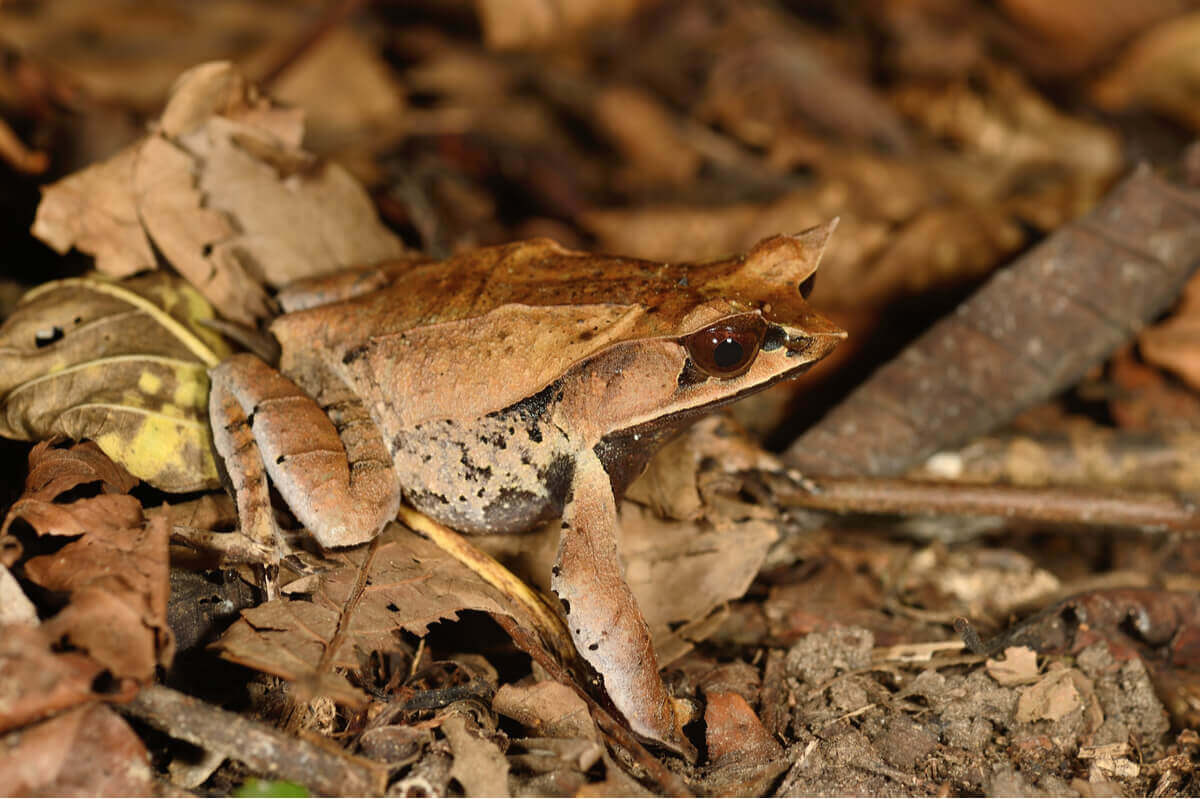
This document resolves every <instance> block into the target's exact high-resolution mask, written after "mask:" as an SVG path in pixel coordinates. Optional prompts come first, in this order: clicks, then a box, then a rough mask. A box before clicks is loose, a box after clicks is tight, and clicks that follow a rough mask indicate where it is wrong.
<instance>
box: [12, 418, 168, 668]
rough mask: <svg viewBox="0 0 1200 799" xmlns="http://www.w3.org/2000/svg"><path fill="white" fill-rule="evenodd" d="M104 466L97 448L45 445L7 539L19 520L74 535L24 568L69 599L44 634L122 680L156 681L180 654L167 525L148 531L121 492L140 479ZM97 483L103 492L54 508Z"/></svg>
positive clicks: (41, 531)
mask: <svg viewBox="0 0 1200 799" xmlns="http://www.w3.org/2000/svg"><path fill="white" fill-rule="evenodd" d="M106 460H107V459H105V458H104V456H103V454H101V453H100V451H99V450H98V449H97V448H96V446H95V444H92V443H91V442H84V443H82V444H77V445H75V446H74V447H72V448H71V449H69V450H62V449H56V448H53V447H51V446H50V445H49V443H47V442H43V443H41V444H38V445H37V446H36V447H34V449H33V452H32V453H31V454H30V471H29V478H28V479H27V480H26V484H25V493H24V494H23V495H22V496H21V498H20V499H18V500H17V501H16V503H15V504H14V505H13V507H12V508H11V509H10V510H9V513H8V516H7V517H6V518H5V520H4V526H3V527H2V528H0V535H4V534H11V533H12V525H13V522H14V521H16V520H17V519H22V520H24V521H25V522H27V523H28V524H29V525H30V526H31V527H32V528H33V529H34V531H35V532H36V533H37V534H38V535H42V536H47V535H53V536H77V538H76V539H75V540H73V541H71V542H70V543H67V544H65V545H64V546H62V547H61V548H60V549H58V550H56V551H55V552H53V553H51V554H46V555H39V556H37V557H34V558H30V559H29V560H27V561H25V562H24V563H23V564H22V569H23V571H24V573H25V575H26V576H27V577H28V578H29V579H30V580H31V581H32V582H34V583H36V584H38V585H40V586H42V587H43V588H46V589H49V590H51V591H56V592H61V593H63V594H66V595H68V596H69V601H68V603H67V606H66V607H65V608H63V609H62V610H60V611H59V612H58V613H57V614H56V615H54V616H53V617H51V618H49V619H47V620H46V621H45V622H43V623H42V625H41V628H40V629H41V630H43V631H45V632H46V634H47V635H49V636H51V639H52V640H59V641H64V642H67V643H69V644H70V645H71V646H72V647H74V648H75V649H78V650H81V651H83V652H86V653H88V654H89V655H90V656H91V657H92V658H93V659H95V660H96V661H97V662H99V663H100V664H101V665H102V666H103V667H105V668H107V669H108V670H109V671H110V672H111V673H112V675H113V676H114V677H116V678H118V679H125V678H129V679H135V680H149V679H152V678H153V676H154V670H155V668H156V667H157V666H159V665H166V664H168V663H170V661H171V657H172V655H173V653H174V643H173V641H172V639H171V633H170V630H169V629H168V627H167V618H166V616H167V592H168V586H167V537H168V533H167V528H166V520H165V519H164V518H158V519H156V520H155V521H153V522H151V523H150V524H146V523H144V521H143V518H142V508H141V504H140V503H139V502H138V500H137V499H135V498H134V497H131V496H129V495H128V494H125V493H122V492H123V491H126V490H128V488H129V487H130V486H131V485H132V483H133V482H134V481H133V480H132V478H130V477H129V476H128V475H127V474H126V475H122V473H121V470H120V469H119V467H116V466H113V465H112V464H111V463H109V464H107V466H105V463H104V462H105V461H106ZM93 482H99V483H100V484H101V490H102V491H103V492H104V493H100V494H99V495H97V496H90V497H83V498H81V499H76V500H74V501H72V502H65V503H57V502H55V499H56V498H57V497H58V496H60V495H61V494H63V493H64V492H66V491H69V490H71V489H74V488H76V487H78V486H83V485H87V484H89V483H93Z"/></svg>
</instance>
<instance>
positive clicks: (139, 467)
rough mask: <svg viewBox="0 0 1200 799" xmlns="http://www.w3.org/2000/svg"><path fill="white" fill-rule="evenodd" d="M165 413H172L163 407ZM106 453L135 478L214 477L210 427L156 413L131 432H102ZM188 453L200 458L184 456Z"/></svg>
mask: <svg viewBox="0 0 1200 799" xmlns="http://www.w3.org/2000/svg"><path fill="white" fill-rule="evenodd" d="M163 410H164V412H169V411H167V409H165V408H164V409H163ZM95 441H96V444H97V445H99V447H100V449H102V450H104V454H106V455H108V457H110V458H112V459H113V460H114V461H116V462H117V463H119V464H121V465H122V466H124V467H125V468H126V469H128V470H129V473H130V474H132V475H133V476H135V477H138V478H141V479H143V480H146V481H148V482H153V481H154V480H155V479H156V478H157V477H158V476H159V475H162V474H165V473H170V472H173V473H192V474H195V473H197V472H199V474H201V475H203V477H204V478H205V479H213V480H215V479H216V477H217V468H216V464H215V463H213V460H212V453H211V446H212V445H211V443H210V440H209V433H208V429H207V427H203V426H199V425H196V424H195V423H184V422H182V420H179V419H171V418H169V417H166V416H160V415H157V414H153V415H149V416H147V417H146V418H145V420H144V421H143V422H142V424H141V425H139V426H138V428H137V431H136V432H135V433H133V434H132V435H129V434H127V433H126V434H124V435H123V434H122V433H120V432H105V433H101V434H100V435H99V436H97V437H96V439H95ZM185 453H187V454H189V455H190V457H191V458H193V459H196V458H197V456H199V457H198V459H197V460H198V462H197V460H187V459H185Z"/></svg>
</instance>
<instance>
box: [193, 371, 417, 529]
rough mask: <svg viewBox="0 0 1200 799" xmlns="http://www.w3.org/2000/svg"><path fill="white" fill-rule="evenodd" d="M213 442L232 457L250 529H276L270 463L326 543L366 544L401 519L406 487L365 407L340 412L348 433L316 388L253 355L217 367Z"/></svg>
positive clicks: (278, 482)
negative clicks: (309, 389)
mask: <svg viewBox="0 0 1200 799" xmlns="http://www.w3.org/2000/svg"><path fill="white" fill-rule="evenodd" d="M211 379H212V395H211V399H210V401H209V413H210V415H211V417H212V427H213V436H214V442H215V444H216V448H217V452H218V454H219V455H220V456H221V458H222V459H223V460H224V462H225V468H226V471H227V472H228V474H229V479H230V483H231V485H232V486H233V489H234V496H235V499H236V500H237V506H238V518H239V520H240V523H241V525H242V530H243V532H244V533H246V535H248V536H250V537H251V538H253V539H254V540H256V541H258V540H262V539H261V538H260V536H266V535H267V534H268V533H267V532H266V531H267V530H270V531H271V533H270V535H271V537H272V541H277V540H278V536H279V534H278V530H276V529H275V527H274V519H272V518H271V507H270V497H269V494H268V493H267V492H268V489H267V485H266V480H264V479H263V469H264V467H265V470H266V473H267V474H268V475H270V477H271V481H272V482H273V483H274V484H275V487H276V488H277V489H279V493H280V495H281V496H282V497H283V499H284V501H285V502H286V503H287V504H288V507H289V508H290V509H291V510H292V513H294V514H295V516H296V518H297V519H299V520H300V522H301V524H303V525H304V526H305V527H307V528H308V530H309V531H310V532H311V533H312V534H313V537H314V538H316V539H317V542H318V543H320V544H321V546H323V547H342V546H350V545H352V544H360V543H362V542H364V541H368V540H370V539H371V538H373V537H374V536H375V535H376V534H377V533H378V532H379V530H380V529H382V527H383V526H384V525H385V524H387V523H388V522H389V521H391V520H392V519H393V518H395V516H396V512H397V510H398V509H399V507H400V489H399V486H398V484H397V482H396V479H395V476H394V475H393V473H392V464H391V459H390V458H389V457H388V454H387V450H386V448H385V447H384V444H383V440H382V439H381V438H380V437H379V435H378V432H377V431H374V429H373V427H372V426H371V425H369V424H364V422H369V420H368V419H367V418H366V412H365V410H363V409H362V407H361V403H360V404H358V405H356V406H355V405H354V404H353V403H351V402H349V401H347V402H345V403H343V407H341V408H339V409H338V414H339V418H341V420H342V423H343V424H342V429H341V432H340V434H339V429H338V428H337V427H335V426H334V423H333V422H332V421H331V420H330V418H329V416H327V415H326V413H325V411H324V410H322V409H321V406H319V405H318V404H317V403H316V402H315V401H314V400H313V399H312V397H310V396H309V395H308V394H306V393H304V391H303V390H302V389H301V388H300V387H299V386H297V385H296V384H295V383H293V382H292V381H291V380H289V379H288V378H286V377H284V376H283V375H282V374H280V373H279V371H278V370H276V369H273V368H271V367H270V366H268V365H267V364H265V363H264V362H263V361H261V360H259V359H258V358H256V357H254V356H253V355H236V356H234V357H233V358H230V359H229V360H227V361H225V362H223V363H221V364H220V365H218V366H217V367H216V368H214V369H213V370H212V372H211Z"/></svg>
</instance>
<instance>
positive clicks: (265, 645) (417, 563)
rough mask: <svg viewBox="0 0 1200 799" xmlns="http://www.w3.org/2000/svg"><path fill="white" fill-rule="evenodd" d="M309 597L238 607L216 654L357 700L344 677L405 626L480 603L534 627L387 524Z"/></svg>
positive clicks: (489, 590)
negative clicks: (237, 614)
mask: <svg viewBox="0 0 1200 799" xmlns="http://www.w3.org/2000/svg"><path fill="white" fill-rule="evenodd" d="M305 592H306V594H307V595H310V596H311V599H307V598H282V599H276V600H273V601H271V602H267V603H265V604H263V605H260V606H258V607H256V608H252V609H249V610H246V611H243V613H242V619H241V620H239V621H238V622H236V623H235V624H234V625H233V626H232V627H230V628H229V630H228V631H226V633H225V635H224V636H222V637H221V639H220V640H219V641H218V642H217V644H216V646H217V648H218V649H219V650H220V652H221V655H222V657H225V658H227V659H228V660H232V661H234V662H235V663H241V664H242V665H244V666H250V667H252V668H256V669H259V670H260V671H265V672H267V673H269V674H275V675H277V676H280V677H283V678H284V679H287V680H289V681H291V682H293V683H297V684H298V685H299V686H300V687H301V688H302V689H305V690H308V691H310V692H311V693H312V694H314V695H325V696H329V697H332V698H334V699H336V700H338V701H340V702H346V703H348V704H359V703H361V702H362V700H363V699H364V697H363V694H362V693H361V692H360V691H359V690H358V689H357V688H355V687H354V686H353V685H352V684H351V683H350V682H349V681H348V680H347V679H346V677H345V676H344V672H345V671H347V670H351V671H352V670H356V669H359V668H360V667H361V666H362V665H363V662H364V659H365V657H366V656H367V654H369V653H370V652H374V651H383V652H386V651H388V650H389V649H392V648H394V647H395V645H396V642H397V640H398V639H397V635H398V634H399V633H400V632H401V631H402V630H407V631H408V632H412V633H416V634H418V635H420V634H424V633H425V631H426V630H427V629H428V627H429V625H430V624H433V623H434V622H437V621H440V620H443V619H454V618H456V617H457V615H458V613H459V611H462V610H480V611H484V612H486V613H492V614H502V615H506V616H511V617H514V618H516V619H517V620H518V621H519V622H521V624H522V625H523V626H525V627H526V629H535V627H534V625H533V624H532V622H530V621H529V620H528V618H527V617H526V615H525V613H524V611H523V609H522V608H521V607H519V606H517V605H515V604H514V603H513V602H512V601H511V600H509V599H508V598H507V597H506V596H505V595H504V594H503V593H502V592H500V591H499V590H497V589H495V588H493V587H492V586H490V585H488V584H487V583H485V582H483V580H482V579H480V578H479V577H478V576H477V575H476V574H475V573H474V572H472V571H470V570H469V569H467V567H465V566H463V565H462V564H461V563H459V561H457V560H455V559H454V558H452V557H451V556H449V555H447V554H446V553H445V552H444V551H443V550H441V549H439V548H438V547H436V546H435V545H434V544H432V543H430V542H429V541H426V540H425V539H423V538H421V537H419V536H417V535H416V534H415V533H412V532H410V531H408V530H406V529H404V528H403V527H401V526H400V525H397V524H393V525H390V526H389V527H387V528H386V529H385V530H384V532H383V533H382V534H381V535H380V536H379V537H378V538H376V539H375V540H374V541H372V542H371V543H370V544H368V545H366V546H364V547H358V548H357V549H350V550H345V551H342V552H338V553H337V554H335V555H332V556H331V557H330V558H329V569H328V571H325V572H324V573H322V574H321V575H320V576H319V580H318V581H317V582H316V585H315V586H312V585H309V584H306V585H305Z"/></svg>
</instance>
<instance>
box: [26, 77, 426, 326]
mask: <svg viewBox="0 0 1200 799" xmlns="http://www.w3.org/2000/svg"><path fill="white" fill-rule="evenodd" d="M301 116H302V115H301V112H299V111H296V110H291V109H284V108H281V107H278V106H275V105H274V104H272V103H271V102H270V101H269V100H268V99H266V98H264V97H261V96H260V95H259V94H258V92H257V90H256V89H255V88H254V87H253V86H252V85H251V84H249V83H248V82H247V81H246V79H245V78H243V77H242V75H241V74H240V73H238V72H237V71H236V69H235V68H234V67H233V66H232V65H230V64H229V63H226V62H213V63H209V64H202V65H200V66H198V67H195V68H193V69H191V70H189V71H188V72H186V73H184V74H183V75H182V76H181V77H180V78H179V80H178V81H177V82H176V85H175V88H174V90H173V92H172V95H171V98H170V100H169V101H168V103H167V106H166V108H164V110H163V113H162V117H161V118H160V119H159V121H158V124H157V126H156V128H155V130H154V132H153V133H151V134H150V135H149V136H147V137H145V138H144V139H142V140H141V141H139V142H137V143H135V144H133V145H131V146H130V147H128V148H126V149H125V150H123V151H122V152H120V153H118V154H117V155H116V156H113V158H111V159H109V160H108V161H106V162H104V163H102V164H96V165H93V166H91V167H89V168H87V169H85V170H83V171H82V172H79V173H76V174H75V175H71V176H69V177H67V178H65V179H63V180H61V181H59V182H58V183H55V184H53V185H51V186H49V187H47V188H46V189H45V196H44V197H43V199H42V203H41V205H40V206H39V207H38V213H37V218H36V220H35V221H34V225H33V233H34V235H36V236H38V237H39V238H41V239H42V240H43V241H45V242H46V243H47V244H49V245H50V246H52V247H54V248H55V249H56V250H58V251H59V252H66V250H67V249H69V248H70V247H71V246H72V245H73V246H75V247H77V248H79V249H80V250H83V251H84V252H87V253H90V254H93V255H94V256H95V257H96V265H97V267H98V268H99V269H100V270H101V271H104V272H106V273H108V274H112V275H114V276H117V277H120V276H125V275H129V274H132V273H134V272H137V271H141V270H146V269H153V268H155V267H156V266H157V265H158V264H157V260H156V258H155V257H154V256H155V249H157V251H158V252H161V254H162V255H163V256H164V257H165V258H166V260H167V261H168V262H169V263H170V264H171V265H172V266H174V267H175V268H176V269H177V270H178V271H179V272H180V273H181V274H183V275H184V276H185V277H187V278H188V280H189V281H191V283H192V284H193V285H194V286H196V287H197V288H198V289H199V290H200V292H201V293H202V294H204V296H205V297H207V298H208V299H209V300H210V301H212V303H213V304H214V305H215V306H217V307H218V308H220V309H221V312H222V313H223V314H225V315H226V316H228V317H229V318H230V319H233V320H234V321H237V322H241V323H244V324H253V323H254V322H255V321H256V320H259V319H262V318H265V317H266V316H268V315H269V314H270V312H271V309H270V304H269V302H268V300H267V297H266V294H265V292H264V289H263V285H262V284H263V283H264V282H265V283H266V284H267V285H269V286H274V287H278V286H280V285H283V284H284V283H288V282H291V281H293V280H297V279H299V278H302V277H309V276H312V275H316V274H323V273H326V272H331V271H335V270H337V269H339V268H342V267H346V266H351V265H356V264H368V263H373V262H376V261H381V260H385V259H387V258H391V257H394V256H397V255H399V254H400V253H401V252H402V251H403V247H402V245H401V244H400V241H399V239H397V238H396V237H395V236H394V235H392V234H391V233H390V232H388V231H387V229H386V228H384V227H383V226H382V225H380V224H379V221H378V218H377V217H376V215H375V211H374V208H373V206H372V204H371V201H370V198H369V197H368V196H367V194H366V192H365V191H364V190H363V189H362V187H361V186H360V185H359V184H358V183H357V182H356V181H355V180H354V178H353V177H351V176H350V174H349V173H348V172H346V171H345V170H344V169H342V168H341V167H339V166H337V165H335V164H327V163H322V162H320V161H318V160H317V159H316V158H315V157H314V156H313V155H312V154H311V153H309V152H307V151H305V150H303V149H302V148H301V146H300V142H301V139H302V138H303V132H304V129H303V124H302V119H301ZM151 244H153V248H152V247H151Z"/></svg>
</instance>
